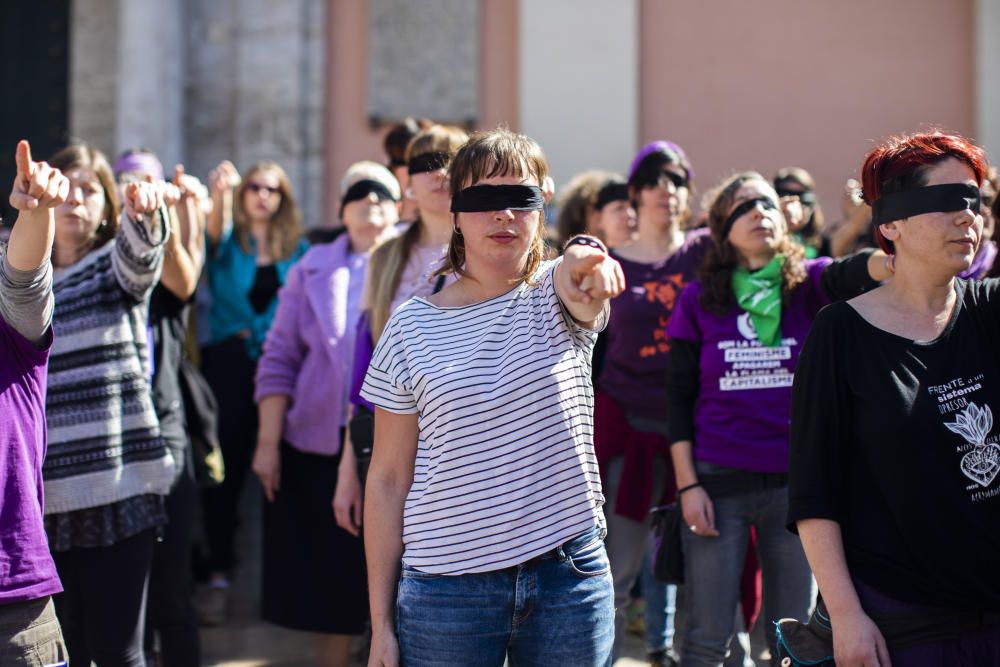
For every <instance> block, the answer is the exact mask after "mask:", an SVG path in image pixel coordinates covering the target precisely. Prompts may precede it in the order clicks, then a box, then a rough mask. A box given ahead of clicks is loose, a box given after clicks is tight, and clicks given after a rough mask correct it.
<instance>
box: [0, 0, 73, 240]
mask: <svg viewBox="0 0 1000 667" xmlns="http://www.w3.org/2000/svg"><path fill="white" fill-rule="evenodd" d="M69 10H70V0H35V1H34V2H15V1H13V0H0V90H2V91H3V99H2V101H0V216H2V217H3V220H4V222H5V223H7V224H12V223H13V222H14V217H15V216H14V211H13V209H11V208H10V204H9V203H8V197H9V194H10V186H11V184H12V183H13V181H14V173H15V169H14V147H15V146H16V145H17V141H18V140H19V139H27V140H28V141H30V142H31V152H32V156H33V157H34V158H35V159H36V160H40V159H44V158H47V157H49V156H51V155H52V154H53V153H54V152H55V151H56V150H58V149H59V148H62V146H63V145H64V144H65V143H66V140H67V137H68V134H69V132H68V127H69Z"/></svg>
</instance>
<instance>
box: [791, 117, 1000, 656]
mask: <svg viewBox="0 0 1000 667" xmlns="http://www.w3.org/2000/svg"><path fill="white" fill-rule="evenodd" d="M985 171H986V156H985V154H984V153H983V150H982V149H981V148H979V147H978V146H976V145H974V144H972V143H970V142H969V141H967V140H965V139H963V138H961V137H957V136H953V135H947V134H942V133H937V132H935V133H927V134H915V135H910V136H901V137H894V138H892V139H890V140H889V141H888V142H886V143H885V144H883V145H882V146H879V147H877V148H875V149H873V150H872V151H871V152H869V153H868V155H867V156H866V157H865V161H864V164H863V165H862V179H863V189H864V199H865V201H866V202H867V203H869V204H871V206H872V213H873V222H874V224H875V225H876V238H877V239H878V242H879V245H880V246H881V247H882V249H883V250H885V251H886V252H887V253H889V259H888V266H889V268H890V269H892V270H894V272H895V276H894V278H893V280H891V281H889V282H887V283H886V284H884V285H883V286H881V287H879V288H878V289H875V290H872V291H870V292H867V293H865V294H862V295H861V296H859V297H856V298H854V299H851V300H850V301H846V302H842V303H837V304H834V305H832V306H830V307H828V308H826V309H824V310H823V312H821V313H820V314H819V316H818V317H817V318H816V320H815V322H814V324H813V327H812V331H811V333H810V335H809V338H808V339H807V341H806V344H805V346H804V348H803V350H802V354H801V356H800V360H799V370H798V372H797V373H796V375H795V384H794V389H793V404H792V427H791V460H790V493H789V505H790V509H789V522H790V523H791V524H792V525H794V526H795V527H796V528H797V529H798V532H799V535H800V536H801V539H802V544H803V546H804V548H805V551H806V556H807V557H808V559H809V563H810V565H811V567H812V569H813V572H814V574H815V576H816V581H817V583H818V585H819V589H820V593H821V595H822V598H823V600H822V603H823V604H821V606H820V607H819V609H818V611H817V615H821V616H822V617H824V618H825V619H828V620H827V621H826V622H827V623H829V624H830V625H831V626H832V629H833V651H834V657H835V659H836V664H837V665H847V666H854V665H871V666H875V665H888V664H892V665H894V666H895V667H900V666H901V665H902V666H904V667H905V666H908V665H945V664H947V665H1000V569H998V568H997V567H996V565H997V553H1000V477H998V473H1000V445H998V444H997V442H998V436H1000V433H998V432H997V431H996V430H995V429H994V427H993V411H992V406H993V405H997V406H1000V366H998V358H997V357H996V356H995V355H996V352H995V346H994V345H993V344H992V343H993V342H994V341H996V340H997V339H998V337H1000V292H998V283H997V282H995V281H992V280H990V281H982V282H978V281H966V280H963V279H961V278H958V275H959V274H960V273H962V272H963V271H965V270H967V269H968V268H969V267H970V265H971V263H972V261H973V258H974V257H975V255H976V251H977V249H978V247H979V244H980V242H981V241H982V232H983V219H982V216H981V215H980V212H979V210H980V194H979V187H980V185H981V184H982V181H983V176H984V174H985Z"/></svg>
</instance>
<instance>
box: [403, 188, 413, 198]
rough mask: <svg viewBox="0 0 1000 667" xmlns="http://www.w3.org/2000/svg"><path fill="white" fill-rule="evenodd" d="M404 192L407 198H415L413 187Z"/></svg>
mask: <svg viewBox="0 0 1000 667" xmlns="http://www.w3.org/2000/svg"><path fill="white" fill-rule="evenodd" d="M403 194H404V195H406V198H407V199H413V189H412V188H406V191H405V192H404V193H403Z"/></svg>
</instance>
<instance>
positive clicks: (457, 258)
mask: <svg viewBox="0 0 1000 667" xmlns="http://www.w3.org/2000/svg"><path fill="white" fill-rule="evenodd" d="M449 171H450V173H451V196H452V197H454V196H455V195H456V194H458V192H459V191H461V190H463V189H465V188H467V187H470V186H473V185H475V184H476V183H478V182H479V181H481V180H483V179H487V178H492V177H494V176H508V175H516V176H521V177H527V176H530V177H532V178H534V179H535V180H536V182H537V183H538V184H539V186H541V184H542V182H543V181H544V180H545V177H546V176H548V175H549V163H548V161H547V160H546V159H545V154H544V153H543V152H542V148H541V146H539V145H538V144H537V143H536V142H535V140H534V139H531V138H530V137H526V136H525V135H523V134H518V133H516V132H511V131H510V130H508V129H506V128H502V127H501V128H497V129H495V130H490V131H488V132H477V133H476V134H474V135H472V138H471V139H469V141H468V142H467V143H466V144H465V145H464V146H462V148H460V149H459V151H458V153H456V154H455V158H454V159H453V160H452V161H451V169H450V170H449ZM455 218H456V220H457V218H458V214H457V213H456V214H455ZM545 257H546V251H545V211H544V209H543V210H542V211H539V214H538V226H537V227H536V228H535V234H534V236H533V237H532V239H531V246H530V247H529V249H528V258H527V261H526V262H525V266H524V270H522V271H521V275H519V276H518V277H517V278H515V279H514V280H513V281H511V282H512V283H513V284H517V283H520V282H525V281H526V282H528V284H531V282H532V276H534V275H535V272H536V271H537V270H538V266H539V265H540V264H541V263H542V260H543V259H545ZM448 273H457V274H458V275H460V276H464V275H467V274H466V273H465V238H464V237H463V236H462V235H461V234H457V233H455V232H452V235H451V241H450V242H449V243H448V254H447V256H446V257H445V262H444V265H443V266H442V267H441V268H440V269H438V274H439V275H444V274H448Z"/></svg>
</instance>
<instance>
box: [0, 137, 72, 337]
mask: <svg viewBox="0 0 1000 667" xmlns="http://www.w3.org/2000/svg"><path fill="white" fill-rule="evenodd" d="M15 162H16V164H17V175H16V176H15V177H14V185H13V187H12V188H11V193H10V205H11V206H12V207H13V208H14V209H16V210H17V211H18V215H17V220H16V222H15V224H14V229H13V231H12V232H11V235H10V241H9V243H8V245H7V250H6V252H5V253H3V254H2V256H0V317H3V319H4V320H6V321H7V323H9V324H10V325H11V326H12V327H13V328H14V329H15V330H16V331H17V332H18V333H20V334H21V335H22V336H24V337H25V338H26V339H28V340H29V341H31V342H32V343H33V344H34V345H41V344H42V342H43V340H44V339H45V333H46V331H47V330H48V328H49V325H50V324H51V322H52V308H53V303H52V263H51V261H50V259H49V257H50V255H51V254H52V241H53V238H54V235H55V222H54V216H53V214H52V209H53V208H55V207H56V206H58V205H59V204H61V203H62V202H63V201H64V200H65V199H66V197H67V195H68V194H69V180H68V179H67V178H66V177H65V176H63V175H62V172H60V171H59V170H58V169H54V168H53V167H50V166H49V165H47V164H46V163H44V162H34V161H32V159H31V147H30V146H29V145H28V142H27V141H24V140H22V141H20V142H19V143H18V144H17V152H16V156H15Z"/></svg>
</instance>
